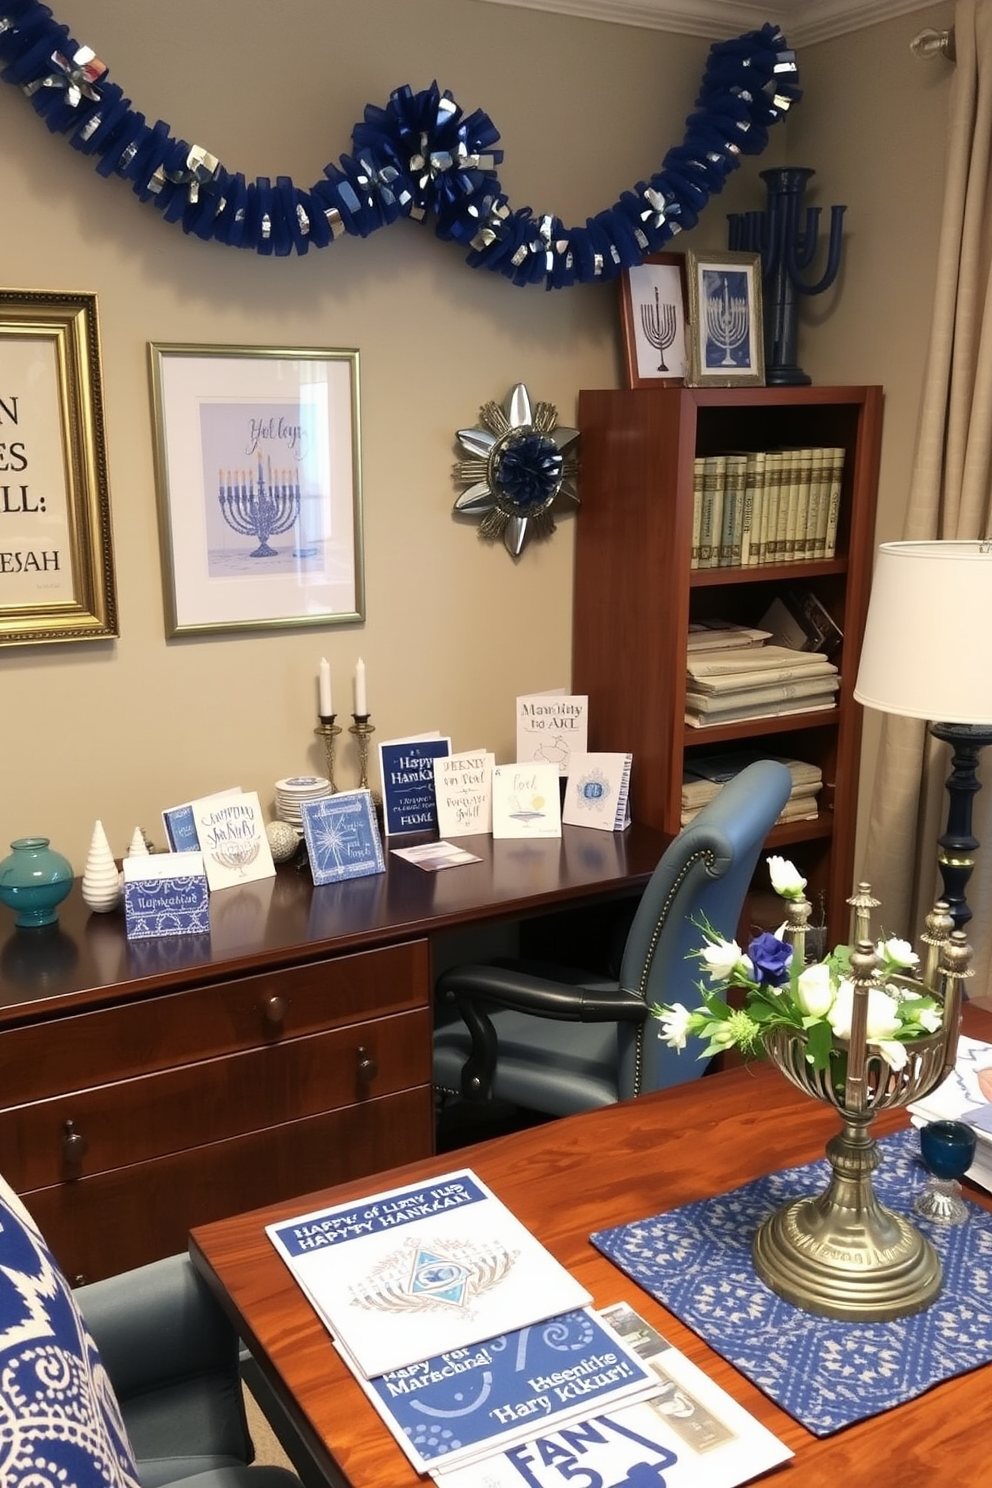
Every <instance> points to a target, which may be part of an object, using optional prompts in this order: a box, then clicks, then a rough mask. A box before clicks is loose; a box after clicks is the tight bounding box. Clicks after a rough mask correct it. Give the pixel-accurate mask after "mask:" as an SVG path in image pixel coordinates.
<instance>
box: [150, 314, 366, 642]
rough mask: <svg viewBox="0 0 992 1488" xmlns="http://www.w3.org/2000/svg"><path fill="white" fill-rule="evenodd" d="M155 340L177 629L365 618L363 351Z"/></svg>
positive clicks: (155, 397)
mask: <svg viewBox="0 0 992 1488" xmlns="http://www.w3.org/2000/svg"><path fill="white" fill-rule="evenodd" d="M148 350H149V370H150V376H151V387H152V425H153V439H154V445H155V476H156V486H157V490H158V506H159V532H160V539H161V548H162V570H163V587H164V592H165V610H166V634H167V635H168V636H176V635H183V634H195V633H202V632H208V631H243V630H261V629H269V628H273V627H284V628H289V627H296V626H305V625H320V626H326V625H334V624H340V625H344V624H353V623H354V622H355V621H356V620H364V618H365V613H364V592H363V591H364V576H363V554H362V500H361V455H360V427H359V385H358V352H357V351H353V350H350V351H349V350H346V351H341V350H324V349H320V348H315V347H307V348H286V347H277V346H188V345H174V344H165V343H162V342H151V343H150V344H149V348H148Z"/></svg>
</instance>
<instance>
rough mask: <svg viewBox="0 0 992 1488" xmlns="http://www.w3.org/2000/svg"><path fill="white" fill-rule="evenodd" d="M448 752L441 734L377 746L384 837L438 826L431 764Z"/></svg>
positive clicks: (449, 751) (449, 748) (432, 829)
mask: <svg viewBox="0 0 992 1488" xmlns="http://www.w3.org/2000/svg"><path fill="white" fill-rule="evenodd" d="M450 753H451V740H450V739H443V738H442V737H441V735H440V734H438V733H433V734H420V735H417V736H415V737H412V738H409V739H389V740H386V741H385V742H384V743H382V744H380V745H379V774H380V778H381V780H382V816H383V826H384V828H385V832H386V836H387V837H391V836H394V835H395V836H399V835H400V834H401V833H403V832H431V831H434V830H435V829H436V827H437V802H436V800H435V796H434V761H435V760H436V759H440V758H442V757H443V756H444V755H448V754H450Z"/></svg>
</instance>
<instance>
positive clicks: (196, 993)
mask: <svg viewBox="0 0 992 1488" xmlns="http://www.w3.org/2000/svg"><path fill="white" fill-rule="evenodd" d="M411 840H412V839H411ZM418 840H419V839H418ZM464 841H465V844H466V846H468V847H469V848H470V850H471V851H472V852H474V853H475V854H477V856H478V857H479V858H480V859H481V861H480V862H478V863H472V864H468V865H467V866H464V867H460V868H453V869H449V870H447V871H445V872H442V873H425V872H424V871H423V869H420V868H417V867H415V866H414V865H412V864H410V863H406V862H403V861H402V860H401V859H398V858H393V857H390V856H389V855H388V853H387V860H388V866H387V870H386V872H385V873H381V874H375V875H373V876H371V877H368V878H358V879H352V880H350V881H348V882H346V883H341V884H326V885H323V886H322V887H320V888H317V889H315V888H314V887H313V884H312V883H311V881H310V876H309V873H300V872H298V871H296V870H295V869H293V868H290V867H283V868H281V869H280V870H279V872H278V874H277V875H276V877H275V878H270V879H265V880H263V881H262V882H260V883H252V884H246V885H244V887H242V888H230V889H223V890H221V891H220V892H218V893H216V894H214V895H212V896H211V901H210V933H209V935H201V936H188V935H176V936H166V937H162V938H158V939H154V940H144V941H128V939H127V937H126V935H125V933H124V924H123V918H122V915H121V913H120V912H114V913H113V914H109V915H91V914H90V913H89V911H88V910H87V908H86V906H85V904H84V903H83V901H82V898H81V895H80V892H79V884H78V883H77V884H76V885H75V886H74V888H73V892H72V894H71V896H70V897H69V898H68V899H67V900H66V901H65V903H64V905H62V907H61V909H60V915H59V923H58V924H57V925H52V926H47V927H45V928H43V929H40V930H17V929H15V928H14V925H13V915H12V914H11V913H10V912H9V911H8V910H6V909H2V908H0V1172H3V1174H4V1176H5V1177H6V1178H7V1180H8V1182H10V1183H11V1184H12V1185H13V1186H14V1188H15V1189H17V1191H18V1192H19V1193H20V1194H22V1195H23V1196H24V1197H25V1199H26V1201H27V1203H28V1206H29V1208H30V1209H31V1211H32V1213H33V1214H34V1216H35V1218H36V1220H37V1221H38V1223H39V1225H40V1226H41V1229H42V1231H43V1233H44V1234H45V1236H46V1238H47V1239H48V1242H49V1244H50V1245H51V1246H52V1247H53V1249H54V1251H55V1254H56V1256H57V1257H58V1259H59V1262H60V1264H61V1266H62V1268H63V1270H64V1271H65V1272H66V1274H67V1275H69V1276H71V1277H73V1278H76V1279H80V1280H81V1279H87V1280H96V1279H97V1278H98V1277H101V1276H108V1275H113V1274H114V1273H115V1272H117V1271H122V1270H126V1269H127V1268H128V1267H131V1266H136V1265H140V1264H141V1263H143V1262H145V1261H149V1260H153V1259H155V1258H156V1257H158V1256H162V1255H168V1254H171V1253H173V1252H175V1251H178V1250H182V1249H183V1247H184V1246H185V1244H186V1237H187V1235H188V1233H189V1230H190V1228H191V1227H192V1226H193V1225H196V1224H203V1223H205V1222H207V1221H209V1220H212V1219H218V1218H220V1217H221V1216H222V1215H225V1214H237V1213H239V1212H241V1211H242V1210H244V1209H249V1208H252V1207H254V1206H256V1205H258V1204H265V1203H270V1202H272V1201H274V1200H276V1199H280V1198H289V1197H290V1196H291V1195H293V1194H296V1193H300V1192H303V1191H304V1190H305V1189H309V1188H314V1187H316V1186H318V1185H320V1184H327V1183H336V1182H340V1181H342V1180H344V1179H346V1178H352V1177H355V1178H357V1177H360V1176H362V1175H364V1174H371V1173H373V1172H376V1171H377V1170H379V1169H382V1168H388V1167H392V1166H393V1165H395V1164H396V1163H398V1162H406V1161H409V1160H411V1159H413V1158H416V1157H427V1156H429V1155H430V1154H431V1153H432V1152H433V1150H434V1111H433V1098H432V1090H431V1029H432V1015H431V1005H430V1004H431V988H432V986H433V978H434V964H433V963H434V961H435V959H436V958H437V956H438V955H439V952H440V950H441V949H442V948H443V943H444V940H445V937H446V936H448V934H449V933H450V932H452V931H455V930H461V929H464V928H466V927H469V928H471V927H478V926H480V925H483V924H486V923H490V922H498V921H507V920H510V921H515V920H518V919H525V918H527V917H528V916H539V915H544V914H547V913H548V912H550V911H553V910H558V909H562V908H569V907H574V906H582V907H583V908H584V909H585V908H586V907H588V906H591V905H592V904H601V903H603V902H604V901H610V900H613V899H616V898H619V897H622V896H625V895H630V894H631V893H634V892H636V891H637V890H638V889H639V888H640V887H641V886H643V884H644V883H645V882H646V880H647V878H648V876H649V874H650V873H651V871H652V870H653V868H654V867H655V864H656V863H657V861H658V858H659V857H660V856H661V853H662V851H663V850H664V847H665V845H666V843H667V841H668V839H667V838H666V837H665V836H663V835H662V834H661V833H658V832H654V831H651V830H649V829H647V828H643V829H642V828H637V827H634V828H631V829H630V830H629V831H627V832H624V833H616V834H615V833H612V832H598V831H590V830H589V829H588V828H581V827H566V828H565V829H564V832H563V834H562V837H561V838H560V839H549V840H543V841H533V842H531V841H526V842H523V841H500V842H494V841H493V840H492V838H491V837H473V838H465V839H464ZM462 954H463V955H464V952H462Z"/></svg>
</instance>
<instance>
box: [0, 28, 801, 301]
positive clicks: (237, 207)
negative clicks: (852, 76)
mask: <svg viewBox="0 0 992 1488" xmlns="http://www.w3.org/2000/svg"><path fill="white" fill-rule="evenodd" d="M0 62H2V63H3V64H4V65H3V70H2V72H0V77H2V78H3V81H4V82H7V83H10V84H13V85H14V86H16V87H19V88H21V89H22V90H23V92H24V93H25V94H26V95H27V97H28V98H29V99H30V101H31V105H32V107H33V108H34V109H35V110H36V111H37V113H38V114H39V115H40V116H41V117H42V118H43V119H44V120H45V123H46V124H47V126H48V128H49V129H50V130H51V131H52V133H54V134H62V135H65V136H66V137H67V138H68V140H69V143H70V144H71V145H72V147H73V149H75V150H78V151H79V152H80V153H81V154H83V155H89V156H92V157H93V158H94V159H95V161H96V170H97V172H98V174H99V175H102V176H106V177H109V176H119V177H121V178H122V179H124V180H126V181H129V182H130V183H131V186H132V189H133V191H134V193H135V195H136V196H137V197H138V199H139V200H140V201H143V202H152V203H154V205H155V206H156V207H157V208H158V210H159V211H160V212H161V214H162V217H163V220H164V221H166V222H179V223H180V224H181V226H182V229H183V231H184V232H186V233H192V234H193V235H194V236H196V237H199V238H204V239H212V240H213V241H214V242H218V243H223V244H225V245H226V246H228V247H232V248H246V249H249V250H252V251H253V252H255V253H259V254H264V255H274V256H276V257H282V256H285V255H286V254H289V253H293V252H296V253H299V254H303V253H306V252H308V250H309V249H310V248H311V247H314V248H325V247H328V246H329V245H330V244H331V243H333V242H334V241H335V240H336V239H337V238H339V237H341V236H344V235H346V234H347V235H350V236H353V237H363V238H364V237H367V236H368V235H369V234H370V233H372V232H374V231H375V230H376V229H377V228H380V227H384V226H387V225H388V224H390V223H392V222H395V221H396V219H397V218H398V217H412V218H414V219H416V220H421V221H423V220H426V219H427V217H428V216H431V217H433V218H434V221H435V232H436V235H437V236H438V237H439V238H442V239H444V240H450V241H452V242H455V243H459V244H461V245H462V246H463V247H464V248H466V249H468V254H467V259H466V261H467V263H468V264H469V266H470V267H471V268H484V269H489V270H491V271H493V272H494V273H498V274H501V275H503V276H504V277H505V278H507V279H509V280H510V281H511V282H512V283H514V284H518V285H526V284H543V285H544V286H545V288H546V289H562V288H565V287H567V286H569V285H572V284H588V283H593V282H597V281H600V280H606V279H615V278H616V277H617V276H618V275H619V274H620V273H621V272H622V271H623V270H624V269H625V268H630V267H632V266H634V265H635V264H639V263H641V262H643V260H644V258H645V256H646V255H647V254H649V253H654V252H656V251H657V250H658V249H659V248H661V247H662V245H663V244H664V243H666V242H667V241H669V240H670V239H671V238H672V237H674V236H675V235H676V234H677V233H679V232H684V231H687V230H688V229H689V228H692V227H694V226H695V224H696V222H697V221H698V218H699V214H700V212H701V211H702V210H703V208H704V207H705V206H706V205H707V203H708V201H709V199H710V197H711V196H712V195H713V194H714V193H716V192H719V191H721V190H722V189H723V186H724V184H725V182H726V180H727V177H728V176H729V175H730V174H731V173H732V172H733V171H735V170H736V169H737V167H738V165H739V164H740V158H741V156H742V155H759V154H760V153H761V151H762V150H763V149H764V148H765V146H766V144H767V142H768V130H769V128H770V126H771V125H772V124H774V123H776V122H777V121H778V120H779V119H781V118H782V117H784V115H785V114H786V112H787V111H788V109H789V108H790V107H791V105H792V104H793V103H795V102H796V101H797V100H798V99H799V98H800V97H801V96H802V94H801V92H800V89H799V87H798V69H797V67H796V58H795V53H794V52H793V51H791V50H790V48H789V47H788V45H787V43H786V41H785V38H784V36H783V35H782V33H781V31H780V30H779V29H778V27H777V26H773V25H765V26H762V27H761V29H760V30H757V31H749V32H747V33H746V34H745V35H743V36H740V37H737V38H735V39H734V40H731V41H724V42H717V43H716V44H715V45H714V46H713V47H712V48H711V49H710V54H709V57H708V59H707V64H706V70H705V72H704V75H703V78H702V81H701V83H700V89H699V94H698V96H697V98H696V106H695V110H694V112H693V113H692V114H690V115H689V117H688V119H687V120H686V128H685V135H684V138H683V141H682V143H681V144H680V145H677V146H675V147H673V148H672V149H670V150H669V151H668V153H667V154H666V156H665V158H664V160H663V161H662V164H661V167H660V169H659V170H658V171H656V172H655V173H654V174H653V175H651V176H650V177H648V178H647V179H646V180H644V181H639V182H638V183H637V184H636V185H635V186H634V187H633V188H632V189H628V190H625V191H622V192H621V194H620V196H619V197H618V199H617V200H616V201H615V202H614V203H613V205H612V206H610V207H608V208H606V209H605V210H603V211H601V212H598V213H597V214H596V215H595V216H594V217H590V218H588V219H587V220H586V222H585V223H584V224H581V225H577V226H572V227H569V226H566V224H565V223H563V222H562V221H561V219H560V218H558V217H556V216H554V215H553V214H551V213H534V212H532V211H531V209H530V207H519V208H517V209H516V210H514V209H512V208H511V206H510V202H509V199H508V198H507V196H506V194H505V192H504V191H503V188H502V186H501V184H500V180H499V177H498V175H497V172H496V167H497V166H498V165H499V164H500V163H501V161H502V159H503V152H502V151H501V150H497V149H496V148H495V145H496V142H497V141H498V139H499V131H498V130H497V129H496V127H495V125H494V124H493V122H492V120H491V119H490V118H489V116H488V115H487V114H485V113H483V111H482V110H481V109H476V110H475V111H474V112H472V113H470V114H467V115H466V114H463V112H462V109H461V108H460V106H459V105H458V104H457V103H456V102H455V100H454V99H453V98H452V96H451V94H450V93H447V92H442V91H441V90H440V89H439V87H438V85H437V83H436V82H435V83H432V84H431V86H430V87H429V88H425V89H423V90H421V91H420V92H418V93H415V92H414V91H413V90H412V89H411V88H410V87H409V86H407V85H404V86H403V87H401V88H397V89H395V90H394V92H393V93H392V94H391V95H390V97H389V102H388V104H387V105H386V106H385V108H379V107H377V106H375V105H373V104H368V105H366V108H365V111H364V117H363V119H362V121H361V122H360V123H358V124H356V125H355V127H354V129H353V131H352V138H351V145H352V148H351V152H350V153H348V154H344V155H342V156H341V157H340V159H339V161H338V162H337V164H334V163H332V164H330V165H328V166H327V167H326V168H325V171H324V176H323V178H322V179H321V180H319V181H317V182H315V184H314V185H313V186H311V187H309V188H303V187H299V186H297V185H295V184H294V182H293V181H292V179H291V178H290V177H289V176H277V177H276V179H275V183H274V184H273V183H272V181H270V180H269V178H268V177H265V176H259V177H258V178H257V179H256V180H255V181H246V179H245V177H244V176H243V175H242V174H240V173H239V172H235V171H229V170H228V169H227V168H226V167H225V166H224V165H223V164H222V163H221V161H220V160H219V159H218V157H217V156H216V155H214V154H212V153H211V152H210V151H209V150H208V149H206V148H205V147H204V146H202V145H198V144H193V145H190V144H188V143H187V141H186V140H183V139H176V138H175V137H174V136H173V135H172V134H171V133H170V131H169V126H168V125H167V124H165V123H164V122H163V121H161V120H159V122H158V123H156V124H154V125H151V124H149V123H148V122H147V121H146V118H145V115H144V114H143V113H141V112H139V111H138V110H137V109H136V108H134V107H133V106H132V104H131V100H130V99H129V98H126V97H125V96H124V93H123V91H122V90H121V88H120V87H119V86H118V85H117V84H116V83H114V82H111V81H110V72H109V68H108V67H107V66H106V65H105V64H104V63H103V62H102V61H101V60H100V59H99V58H98V57H96V56H95V55H94V52H93V50H92V48H90V47H88V46H81V45H80V44H79V43H78V42H77V41H75V40H74V39H73V38H72V37H70V35H69V31H68V28H67V27H66V26H64V25H60V24H59V23H58V22H57V21H56V20H55V19H54V17H53V15H52V12H51V10H50V9H49V7H48V6H46V5H43V4H40V3H39V0H4V4H3V8H2V13H0Z"/></svg>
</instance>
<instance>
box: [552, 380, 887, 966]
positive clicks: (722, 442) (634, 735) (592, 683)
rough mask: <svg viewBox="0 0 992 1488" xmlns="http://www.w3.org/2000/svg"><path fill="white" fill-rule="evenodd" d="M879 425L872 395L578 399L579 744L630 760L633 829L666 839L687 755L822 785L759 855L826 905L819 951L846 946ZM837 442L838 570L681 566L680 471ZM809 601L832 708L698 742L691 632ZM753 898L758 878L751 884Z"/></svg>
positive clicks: (795, 391)
mask: <svg viewBox="0 0 992 1488" xmlns="http://www.w3.org/2000/svg"><path fill="white" fill-rule="evenodd" d="M881 422H882V390H881V388H878V387H801V388H721V389H714V388H706V389H703V388H685V387H661V388H638V389H635V390H633V391H623V390H620V391H617V390H610V391H601V392H598V391H589V392H586V391H584V392H582V393H580V395H579V428H580V431H581V436H582V438H581V462H582V474H581V484H580V496H581V502H582V504H581V508H580V510H579V515H578V521H577V535H576V561H575V599H574V610H573V637H572V648H573V660H572V690H573V691H574V692H576V693H587V694H588V696H589V748H590V749H597V750H600V749H601V750H627V749H629V750H631V751H632V752H633V757H634V764H633V770H632V775H631V804H632V812H633V816H634V819H635V821H639V822H643V823H644V824H646V825H650V826H653V827H657V828H659V829H661V830H662V831H665V832H670V833H673V834H674V833H676V832H677V831H678V830H679V818H680V811H681V791H682V772H683V763H684V760H685V759H686V757H687V756H689V755H692V754H699V753H714V752H721V753H723V752H725V751H729V750H732V749H733V748H734V746H735V745H737V744H740V746H741V747H742V748H748V749H755V748H759V749H762V750H766V751H767V752H768V753H769V754H776V755H786V756H792V757H795V758H799V759H805V760H811V761H813V762H815V763H816V764H818V765H819V766H820V767H821V769H822V771H823V779H824V786H823V790H822V791H821V793H820V797H819V801H820V811H819V815H818V817H817V819H816V820H815V821H803V822H793V823H787V824H783V825H782V826H779V827H776V828H775V830H774V832H773V833H772V835H771V836H770V838H769V842H768V845H769V848H771V849H773V850H775V851H780V852H782V853H784V854H785V855H786V856H788V857H790V858H791V859H792V860H793V861H794V862H795V863H796V864H797V866H798V867H799V869H800V871H801V872H802V873H803V874H805V876H806V878H807V879H808V882H809V888H808V890H807V892H808V893H809V894H810V897H811V898H812V900H813V902H814V907H816V906H817V904H818V902H819V900H820V897H821V895H822V898H823V902H824V904H825V908H826V912H827V920H828V926H829V936H830V941H831V943H834V942H835V941H836V940H838V939H841V938H842V937H844V936H845V935H846V934H847V930H848V914H849V911H848V910H847V907H846V903H845V901H846V899H847V897H848V896H849V894H850V893H851V889H852V880H851V875H852V871H853V860H854V839H855V826H856V817H857V800H858V770H859V756H860V744H861V708H860V706H859V705H858V704H857V703H856V702H855V701H854V696H853V692H854V683H855V678H856V675H857V664H858V655H859V652H860V646H861V639H862V635H863V632H864V623H865V613H866V610H867V604H868V588H869V584H870V580H871V571H872V560H873V551H874V527H875V498H876V487H877V480H878V464H879V447H880V437H881ZM785 445H842V446H843V447H844V449H845V450H846V458H845V466H844V482H843V488H842V493H841V506H840V517H839V524H838V536H837V550H836V556H835V557H834V558H832V559H829V560H826V561H817V562H802V563H776V564H771V565H767V566H763V567H754V568H708V569H692V568H691V567H690V557H691V551H690V550H691V541H692V499H693V498H692V481H693V461H694V459H695V457H696V456H697V455H710V454H721V453H725V452H726V451H728V450H767V449H773V448H776V447H780V446H785ZM791 585H795V586H797V587H800V588H805V587H808V588H811V589H812V590H813V591H814V592H815V594H816V595H817V596H818V598H819V599H820V600H821V602H822V603H823V604H824V605H825V606H826V607H827V609H828V610H829V611H830V613H831V615H832V616H833V618H834V620H835V621H836V623H837V624H838V625H839V627H840V629H841V630H842V631H843V633H844V642H843V646H842V648H841V649H840V651H838V652H835V653H834V655H833V656H832V658H831V660H833V661H835V662H837V663H838V665H839V666H840V675H841V686H840V691H839V693H838V695H837V706H836V708H834V709H831V710H829V711H826V712H818V713H809V714H806V715H803V714H792V715H789V716H783V717H781V718H772V719H755V720H750V721H748V722H743V723H736V724H720V725H717V726H715V727H709V728H703V729H699V728H690V727H688V726H686V724H685V722H684V706H685V659H686V656H685V646H686V636H687V633H688V627H689V623H690V621H692V620H702V619H726V620H732V621H736V622H739V623H743V624H749V625H754V624H756V623H757V622H758V620H759V619H760V617H761V616H762V615H763V614H764V612H765V610H766V609H767V607H768V605H769V603H770V602H771V600H772V598H773V597H774V596H775V594H776V593H777V592H779V591H780V590H781V589H783V588H784V587H786V586H791ZM766 884H767V877H766V876H765V875H764V874H763V875H762V876H761V878H759V879H758V880H757V881H756V887H763V886H765V885H766Z"/></svg>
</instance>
